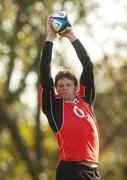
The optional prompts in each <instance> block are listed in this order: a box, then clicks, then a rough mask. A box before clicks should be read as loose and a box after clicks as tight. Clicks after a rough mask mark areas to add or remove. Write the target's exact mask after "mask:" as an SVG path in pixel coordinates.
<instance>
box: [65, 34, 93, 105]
mask: <svg viewBox="0 0 127 180" xmlns="http://www.w3.org/2000/svg"><path fill="white" fill-rule="evenodd" d="M64 36H65V37H67V38H68V39H69V40H70V41H71V43H72V45H73V47H74V49H75V51H76V53H77V56H78V58H79V60H80V62H81V64H82V67H83V71H82V74H81V77H80V84H81V85H83V86H84V87H85V94H84V97H85V99H86V101H87V102H88V103H89V104H90V105H92V104H93V101H94V97H95V87H94V75H93V64H92V62H91V60H90V58H89V56H88V54H87V52H86V50H85V48H84V46H83V45H82V44H81V42H80V41H79V40H78V39H77V38H76V36H75V34H74V33H73V32H72V31H70V32H68V33H67V34H66V35H64Z"/></svg>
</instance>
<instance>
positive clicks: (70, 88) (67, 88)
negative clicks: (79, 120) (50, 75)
mask: <svg viewBox="0 0 127 180" xmlns="http://www.w3.org/2000/svg"><path fill="white" fill-rule="evenodd" d="M56 92H57V94H58V96H59V97H61V98H63V99H64V100H73V99H74V98H75V97H76V92H77V87H75V84H74V82H73V81H72V80H70V79H68V78H63V79H59V80H58V82H57V87H56Z"/></svg>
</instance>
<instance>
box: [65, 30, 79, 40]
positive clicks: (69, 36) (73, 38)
mask: <svg viewBox="0 0 127 180" xmlns="http://www.w3.org/2000/svg"><path fill="white" fill-rule="evenodd" d="M67 38H68V39H69V40H70V42H74V41H75V40H76V39H77V37H76V36H75V34H74V33H73V32H71V33H69V34H68V37H67Z"/></svg>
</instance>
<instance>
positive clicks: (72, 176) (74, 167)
mask: <svg viewBox="0 0 127 180" xmlns="http://www.w3.org/2000/svg"><path fill="white" fill-rule="evenodd" d="M56 180H100V175H99V172H98V171H97V170H94V169H90V168H87V167H85V166H84V165H80V164H77V163H73V162H60V164H59V166H58V167H57V171H56Z"/></svg>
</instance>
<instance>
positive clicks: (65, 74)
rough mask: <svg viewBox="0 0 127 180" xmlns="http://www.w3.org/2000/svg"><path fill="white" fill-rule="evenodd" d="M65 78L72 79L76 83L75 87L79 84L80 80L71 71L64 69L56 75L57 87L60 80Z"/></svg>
mask: <svg viewBox="0 0 127 180" xmlns="http://www.w3.org/2000/svg"><path fill="white" fill-rule="evenodd" d="M63 78H68V79H70V80H72V81H73V82H74V84H75V87H76V86H78V80H77V78H76V76H75V75H74V74H73V73H71V72H70V71H68V70H64V71H59V72H58V73H57V75H56V76H55V87H57V83H58V81H59V80H60V79H63Z"/></svg>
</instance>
